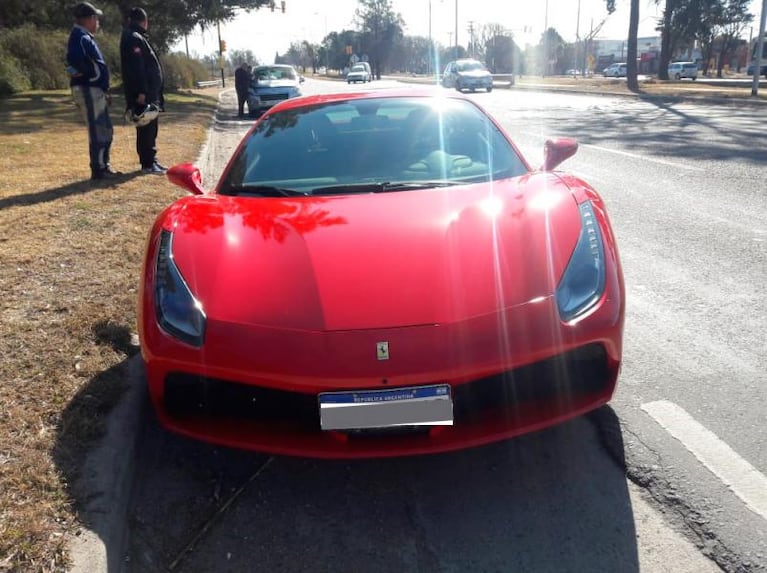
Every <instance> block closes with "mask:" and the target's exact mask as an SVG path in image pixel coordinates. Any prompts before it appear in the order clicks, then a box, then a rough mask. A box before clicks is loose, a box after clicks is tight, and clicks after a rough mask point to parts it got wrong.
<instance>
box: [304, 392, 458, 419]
mask: <svg viewBox="0 0 767 573" xmlns="http://www.w3.org/2000/svg"><path fill="white" fill-rule="evenodd" d="M319 405H320V425H321V426H322V429H323V430H363V429H368V428H395V427H398V426H452V425H453V399H452V397H451V396H450V386H449V385H447V384H438V385H434V386H414V387H411V388H393V389H391V390H365V391H360V392H323V393H321V394H320V395H319Z"/></svg>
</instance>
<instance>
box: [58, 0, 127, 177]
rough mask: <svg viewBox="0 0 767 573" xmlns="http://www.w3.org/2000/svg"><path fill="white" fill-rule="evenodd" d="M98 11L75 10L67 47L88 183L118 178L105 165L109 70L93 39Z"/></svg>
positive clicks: (87, 7) (108, 132)
mask: <svg viewBox="0 0 767 573" xmlns="http://www.w3.org/2000/svg"><path fill="white" fill-rule="evenodd" d="M101 15H102V12H101V10H99V9H98V8H96V7H95V6H94V5H93V4H91V3H90V2H80V3H79V4H77V6H75V9H74V17H75V25H74V27H73V28H72V32H71V33H70V34H69V43H68V44H67V71H68V72H69V77H70V81H69V85H70V86H71V89H72V98H73V99H74V101H75V105H77V107H78V109H79V110H80V112H81V113H82V115H83V119H85V123H86V125H87V126H88V147H89V151H90V165H91V179H92V180H100V179H115V178H117V177H119V176H120V175H121V174H120V173H119V172H117V171H115V170H114V169H112V166H111V165H110V164H109V148H110V147H111V146H112V135H113V131H114V130H113V129H112V120H111V119H110V118H109V104H110V102H111V97H110V95H109V68H107V64H106V62H105V61H104V56H103V55H102V54H101V50H100V49H99V47H98V44H96V39H95V38H94V37H93V36H94V34H95V33H96V30H98V28H99V16H101Z"/></svg>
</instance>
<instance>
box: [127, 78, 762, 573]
mask: <svg viewBox="0 0 767 573" xmlns="http://www.w3.org/2000/svg"><path fill="white" fill-rule="evenodd" d="M378 85H382V86H388V85H393V82H381V84H378ZM305 86H306V87H305V91H306V92H320V91H330V90H335V89H338V88H341V87H343V88H345V87H346V85H345V84H343V86H342V85H340V84H337V83H330V82H318V81H312V80H307V82H306V84H305ZM367 87H368V86H358V87H352V88H350V89H367ZM471 97H473V98H475V99H476V100H477V101H478V102H479V103H480V104H481V105H483V106H484V107H486V108H487V109H488V110H489V111H491V112H492V113H493V114H494V115H495V116H496V117H497V118H498V119H499V120H500V121H501V123H502V124H503V125H504V127H505V128H506V129H508V130H509V132H510V133H511V135H512V137H514V138H515V140H516V141H517V143H518V144H519V147H520V149H521V150H522V151H523V153H524V154H525V155H526V156H527V157H528V158H529V159H530V161H531V163H532V164H533V165H538V164H540V163H541V161H542V149H543V142H544V141H545V139H546V138H547V137H550V136H573V137H576V138H578V140H579V141H580V143H581V147H580V150H579V152H578V154H577V155H576V156H575V157H574V158H572V159H570V160H568V161H567V162H566V163H565V164H564V165H563V168H565V169H567V170H569V171H572V172H574V173H576V174H577V175H580V176H582V177H583V178H585V179H586V180H588V181H589V182H590V183H591V184H592V185H593V186H594V187H596V188H597V189H598V190H599V191H600V193H601V194H602V195H603V197H604V198H605V200H606V203H607V206H608V209H609V210H610V214H611V217H612V221H613V226H614V229H615V233H616V235H617V238H618V242H619V248H620V252H621V256H622V260H623V265H624V272H625V278H626V286H627V317H626V332H625V349H624V366H623V371H622V373H621V377H620V380H619V387H618V391H617V394H616V396H615V399H614V400H613V402H612V403H611V407H609V408H605V409H602V410H600V411H599V412H598V413H597V414H596V415H594V416H590V417H588V418H581V419H578V420H574V421H573V422H570V423H568V424H565V425H563V426H560V427H557V428H553V429H551V430H548V431H545V432H540V433H537V434H534V435H531V436H526V437H523V438H520V439H516V440H511V441H508V442H504V443H501V444H495V445H493V446H489V447H485V448H479V449H475V450H470V451H466V452H458V453H454V454H449V455H440V456H430V457H424V458H415V459H403V460H388V461H369V462H353V463H350V462H318V461H313V460H296V459H288V458H270V457H268V456H261V455H253V454H249V453H243V452H235V451H231V450H226V449H222V448H213V447H210V446H206V445H204V444H198V443H195V442H191V441H187V440H184V439H181V438H178V437H176V436H172V435H169V434H167V433H165V432H163V431H161V430H160V429H159V428H157V426H156V424H155V423H154V421H153V418H152V417H151V416H150V417H149V419H147V420H146V423H145V427H144V433H143V435H142V437H141V440H140V444H141V446H140V453H139V459H138V466H137V479H136V484H135V487H134V501H133V505H132V507H131V510H130V517H131V519H130V529H131V531H130V544H129V553H128V555H127V556H126V559H125V563H126V569H127V570H130V571H168V570H171V571H185V572H186V571H188V572H192V571H194V572H197V571H200V572H207V571H246V570H247V571H253V570H264V571H334V572H335V571H426V572H431V571H627V572H631V571H640V570H641V571H652V572H655V571H674V572H678V571H690V572H693V571H695V572H698V571H707V570H709V571H713V570H719V568H721V569H723V570H726V571H739V572H740V571H743V572H749V571H759V572H762V571H767V485H766V484H767V481H765V477H764V476H765V475H766V474H767V446H766V445H765V443H766V440H765V437H766V434H767V431H766V430H765V422H767V416H766V415H765V404H767V385H765V378H766V376H765V371H767V352H766V350H767V342H766V340H767V338H766V337H765V334H764V330H765V326H766V325H767V303H766V302H765V296H764V294H763V293H764V288H765V287H764V285H765V283H766V282H767V193H766V192H765V189H764V181H765V175H767V135H765V133H764V129H763V114H764V109H763V108H757V107H748V106H735V105H726V106H722V105H713V104H706V103H695V104H692V103H678V104H674V103H662V102H660V101H656V102H655V103H654V102H653V101H641V100H635V99H630V98H621V97H603V96H602V97H600V96H596V97H595V96H581V95H574V94H554V93H544V92H530V91H521V90H495V91H493V92H492V93H490V94H485V93H477V94H474V95H472V96H471ZM224 103H225V105H229V106H230V107H231V109H232V110H234V107H233V105H232V103H231V94H230V95H229V100H225V102H224ZM247 126H248V122H240V121H237V120H236V119H235V118H233V117H231V116H227V115H226V114H222V115H221V116H220V117H219V122H218V123H217V127H216V130H215V131H214V135H213V137H212V138H211V141H210V144H209V152H210V153H209V156H210V161H208V162H207V163H204V164H203V167H204V169H205V170H206V171H207V173H208V175H207V177H206V182H207V183H208V184H211V182H212V181H213V180H214V179H215V175H214V174H215V173H217V172H218V171H220V169H221V168H222V162H223V161H224V160H225V159H226V157H227V153H229V152H230V151H231V147H232V146H233V145H235V144H236V142H237V141H238V140H239V138H240V137H241V135H242V133H243V132H244V130H245V129H247ZM626 476H628V477H629V478H630V479H628V480H627V479H626ZM708 558H710V559H711V560H709V559H708ZM714 563H716V565H714ZM717 565H718V567H717Z"/></svg>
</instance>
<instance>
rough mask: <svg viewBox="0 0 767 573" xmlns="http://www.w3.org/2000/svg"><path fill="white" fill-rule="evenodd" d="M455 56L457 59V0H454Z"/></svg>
mask: <svg viewBox="0 0 767 573" xmlns="http://www.w3.org/2000/svg"><path fill="white" fill-rule="evenodd" d="M454 39H455V58H456V59H458V0H455V37H454Z"/></svg>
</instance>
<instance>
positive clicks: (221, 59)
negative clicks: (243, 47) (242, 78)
mask: <svg viewBox="0 0 767 573" xmlns="http://www.w3.org/2000/svg"><path fill="white" fill-rule="evenodd" d="M216 28H217V30H218V67H219V68H220V69H221V87H222V88H225V87H226V80H225V79H224V45H223V44H222V43H221V20H217V21H216Z"/></svg>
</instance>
